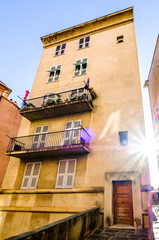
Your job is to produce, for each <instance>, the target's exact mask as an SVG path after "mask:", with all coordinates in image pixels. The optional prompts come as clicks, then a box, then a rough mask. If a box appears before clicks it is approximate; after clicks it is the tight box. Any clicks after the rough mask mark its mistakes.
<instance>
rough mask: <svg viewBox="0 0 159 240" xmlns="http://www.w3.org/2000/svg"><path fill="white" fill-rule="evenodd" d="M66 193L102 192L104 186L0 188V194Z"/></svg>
mask: <svg viewBox="0 0 159 240" xmlns="http://www.w3.org/2000/svg"><path fill="white" fill-rule="evenodd" d="M67 193H104V187H92V188H91V187H90V188H74V189H35V190H15V189H1V190H0V194H67Z"/></svg>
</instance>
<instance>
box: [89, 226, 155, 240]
mask: <svg viewBox="0 0 159 240" xmlns="http://www.w3.org/2000/svg"><path fill="white" fill-rule="evenodd" d="M87 239H88V240H150V237H149V233H148V230H147V229H119V228H103V227H100V228H99V229H97V230H96V231H95V232H94V233H93V234H91V235H90V236H89V237H88V238H87Z"/></svg>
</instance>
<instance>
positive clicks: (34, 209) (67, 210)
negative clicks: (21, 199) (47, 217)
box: [0, 206, 87, 214]
mask: <svg viewBox="0 0 159 240" xmlns="http://www.w3.org/2000/svg"><path fill="white" fill-rule="evenodd" d="M86 210H87V209H86V208H76V207H75V208H74V207H70V208H67V207H63V208H57V207H56V208H55V207H26V206H23V207H18V206H7V207H6V206H5V207H1V206H0V211H1V212H41V213H63V214H64V213H66V214H68V213H70V214H75V213H79V212H83V211H86Z"/></svg>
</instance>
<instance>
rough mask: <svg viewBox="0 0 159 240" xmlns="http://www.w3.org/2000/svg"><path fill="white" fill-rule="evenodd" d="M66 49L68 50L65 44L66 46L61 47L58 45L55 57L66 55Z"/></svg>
mask: <svg viewBox="0 0 159 240" xmlns="http://www.w3.org/2000/svg"><path fill="white" fill-rule="evenodd" d="M65 49H66V43H65V44H61V45H58V46H57V47H56V51H55V56H58V55H61V54H64V53H65Z"/></svg>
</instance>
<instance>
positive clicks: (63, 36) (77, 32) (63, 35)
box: [41, 7, 134, 48]
mask: <svg viewBox="0 0 159 240" xmlns="http://www.w3.org/2000/svg"><path fill="white" fill-rule="evenodd" d="M133 20H134V18H133V7H130V8H127V9H124V10H121V11H118V12H115V13H111V14H109V15H105V16H103V17H100V18H96V19H93V20H91V21H88V22H85V23H82V24H79V25H76V26H73V27H70V28H67V29H64V30H61V31H58V32H55V33H53V34H49V35H46V36H43V37H41V41H42V43H43V47H44V48H46V47H49V46H51V45H55V44H59V43H61V42H64V41H65V42H66V41H68V40H71V39H74V38H77V37H80V36H82V35H85V34H91V33H94V32H96V31H99V30H102V29H105V28H108V29H109V28H111V27H116V26H119V25H123V24H127V23H130V22H133ZM90 25H91V27H90Z"/></svg>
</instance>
